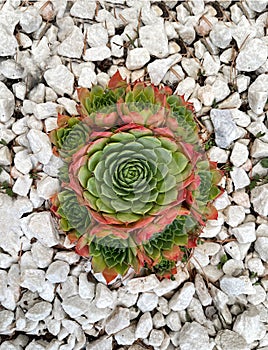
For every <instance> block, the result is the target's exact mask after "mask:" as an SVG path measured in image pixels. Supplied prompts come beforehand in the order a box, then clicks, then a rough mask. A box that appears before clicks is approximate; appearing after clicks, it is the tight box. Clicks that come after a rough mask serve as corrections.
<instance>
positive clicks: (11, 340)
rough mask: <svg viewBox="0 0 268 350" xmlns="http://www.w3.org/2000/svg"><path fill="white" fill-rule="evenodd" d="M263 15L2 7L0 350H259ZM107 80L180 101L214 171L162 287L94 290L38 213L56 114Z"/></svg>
mask: <svg viewBox="0 0 268 350" xmlns="http://www.w3.org/2000/svg"><path fill="white" fill-rule="evenodd" d="M267 4H268V1H267V0H258V1H257V0H255V1H254V0H245V1H244V0H243V1H228V0H227V1H207V0H189V1H170V0H167V1H145V0H107V1H104V0H99V1H87V0H73V1H67V0H53V1H46V0H38V1H21V0H2V1H0V188H1V190H0V303H1V308H0V344H1V345H0V350H21V349H25V350H45V349H48V350H58V349H59V350H79V349H86V350H115V349H120V350H123V349H129V350H144V349H155V350H174V349H178V350H189V349H191V350H249V349H258V350H267V349H268V334H267V329H268V298H267V290H268V220H267V215H268V167H267V163H268V129H267V127H268V118H267V116H268V112H267V102H268V88H267V86H268V75H267V68H268V59H267V53H268V40H267V38H268V36H267V24H268V15H267ZM117 70H119V72H120V73H121V75H122V76H123V77H124V78H126V79H127V81H130V82H133V81H136V80H137V79H142V80H144V79H145V80H147V81H149V80H150V81H151V82H152V83H154V84H155V85H158V84H160V83H165V84H166V85H168V86H170V87H171V88H172V89H173V91H174V92H176V93H177V94H180V95H184V96H185V98H186V99H187V100H189V101H191V102H192V103H193V105H194V108H195V111H196V117H197V120H198V123H199V125H200V128H201V137H202V139H203V141H204V142H205V143H206V148H207V150H208V154H209V156H210V159H211V160H212V161H218V163H219V167H221V168H222V169H223V170H224V171H225V176H224V179H223V180H222V185H223V186H224V188H225V192H224V194H223V195H222V196H221V197H220V198H218V199H217V200H216V207H217V209H218V210H219V217H218V219H217V220H211V221H209V222H208V223H207V226H206V227H205V229H204V230H203V232H202V233H201V235H200V244H199V245H198V247H197V248H196V249H195V250H194V252H193V254H192V256H191V257H190V260H189V261H188V263H187V264H182V263H179V266H178V273H177V274H176V275H175V278H174V280H162V281H161V282H160V281H159V280H158V279H157V278H156V277H155V276H154V275H150V276H143V277H137V278H133V274H131V273H130V275H129V276H127V278H125V279H124V280H123V281H122V280H118V281H116V282H115V284H112V285H111V286H106V285H104V284H103V283H102V281H103V280H102V276H100V275H98V274H95V275H94V274H93V273H92V271H91V266H90V262H89V261H87V260H86V259H84V258H81V257H79V256H78V255H76V253H75V252H74V251H73V249H72V246H71V245H70V244H69V242H68V241H67V239H66V237H65V235H64V234H63V233H62V232H59V230H58V228H57V223H56V222H55V219H54V218H53V217H52V215H51V213H50V211H49V198H50V197H51V196H52V195H53V194H54V193H55V192H57V191H58V189H59V186H60V184H59V180H58V178H57V172H58V169H59V167H60V166H61V161H60V159H59V158H57V157H56V156H55V155H54V154H53V153H52V147H51V143H50V140H49V137H48V133H49V132H50V131H51V130H53V129H54V128H56V122H57V114H58V113H68V114H69V115H77V111H76V108H75V105H76V101H77V95H76V87H78V86H83V87H87V88H91V87H92V85H93V84H97V83H98V84H100V85H102V86H105V85H106V84H107V82H108V80H109V78H110V77H111V76H112V75H113V74H114V73H115V72H116V71H117Z"/></svg>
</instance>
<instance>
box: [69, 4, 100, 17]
mask: <svg viewBox="0 0 268 350" xmlns="http://www.w3.org/2000/svg"><path fill="white" fill-rule="evenodd" d="M95 10H96V2H95V1H88V0H77V1H75V2H74V3H73V6H72V8H71V11H70V13H71V15H72V16H74V17H79V18H84V19H93V18H94V16H95Z"/></svg>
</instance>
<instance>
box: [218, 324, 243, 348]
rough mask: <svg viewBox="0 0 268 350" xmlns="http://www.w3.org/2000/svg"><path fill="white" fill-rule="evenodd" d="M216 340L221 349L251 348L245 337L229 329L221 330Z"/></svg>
mask: <svg viewBox="0 0 268 350" xmlns="http://www.w3.org/2000/svg"><path fill="white" fill-rule="evenodd" d="M215 342H216V344H217V345H218V346H219V347H220V349H221V350H249V347H248V345H247V343H246V341H245V339H244V338H243V337H242V336H241V335H239V334H238V333H236V332H234V331H231V330H229V329H225V330H221V331H219V332H218V334H217V336H216V338H215Z"/></svg>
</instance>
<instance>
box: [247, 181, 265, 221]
mask: <svg viewBox="0 0 268 350" xmlns="http://www.w3.org/2000/svg"><path fill="white" fill-rule="evenodd" d="M251 202H252V203H253V206H254V210H255V211H256V212H257V213H259V214H260V215H263V216H267V215H268V184H266V185H262V186H259V187H255V188H254V189H253V190H252V191H251Z"/></svg>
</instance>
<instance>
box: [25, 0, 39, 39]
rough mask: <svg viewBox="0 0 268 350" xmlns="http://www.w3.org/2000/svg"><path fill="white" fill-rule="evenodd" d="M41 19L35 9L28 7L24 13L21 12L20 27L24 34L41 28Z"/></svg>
mask: <svg viewBox="0 0 268 350" xmlns="http://www.w3.org/2000/svg"><path fill="white" fill-rule="evenodd" d="M41 23H42V17H41V16H40V15H39V11H38V9H37V8H36V7H34V6H31V7H28V8H27V10H26V11H22V12H21V18H20V25H21V28H22V30H23V31H24V32H25V33H27V34H28V33H32V32H35V31H36V30H38V28H39V27H40V26H41Z"/></svg>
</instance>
